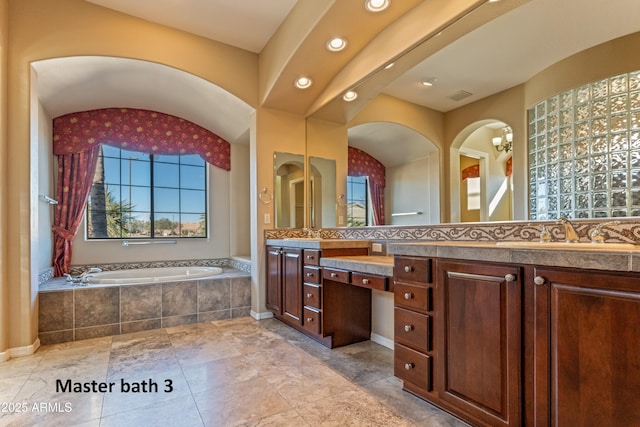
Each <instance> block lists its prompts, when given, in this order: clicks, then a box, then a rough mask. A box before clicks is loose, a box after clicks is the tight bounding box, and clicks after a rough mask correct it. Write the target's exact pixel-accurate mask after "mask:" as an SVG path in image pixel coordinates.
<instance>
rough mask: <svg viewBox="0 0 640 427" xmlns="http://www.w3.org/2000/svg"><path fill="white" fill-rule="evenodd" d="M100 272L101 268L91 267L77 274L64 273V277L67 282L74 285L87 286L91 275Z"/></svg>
mask: <svg viewBox="0 0 640 427" xmlns="http://www.w3.org/2000/svg"><path fill="white" fill-rule="evenodd" d="M101 272H102V269H101V268H98V267H92V268H90V269H89V270H87V271H85V272H84V273H82V274H80V275H79V276H75V277H73V276H72V275H70V274H68V273H65V274H64V277H66V278H67V282H68V283H71V284H72V285H74V286H76V285H81V286H87V283H88V280H89V279H90V278H91V277H93V275H95V274H96V273H101Z"/></svg>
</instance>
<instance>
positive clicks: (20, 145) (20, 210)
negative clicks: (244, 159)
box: [0, 0, 304, 355]
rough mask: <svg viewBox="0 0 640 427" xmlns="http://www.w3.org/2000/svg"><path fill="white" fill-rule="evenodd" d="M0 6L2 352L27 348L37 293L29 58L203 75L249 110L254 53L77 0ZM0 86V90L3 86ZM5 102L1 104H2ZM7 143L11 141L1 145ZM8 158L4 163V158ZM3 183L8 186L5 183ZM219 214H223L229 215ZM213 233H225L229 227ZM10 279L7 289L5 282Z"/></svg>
mask: <svg viewBox="0 0 640 427" xmlns="http://www.w3.org/2000/svg"><path fill="white" fill-rule="evenodd" d="M0 11H1V12H2V24H1V25H2V46H1V47H2V54H3V57H4V55H6V54H7V52H8V61H7V60H3V61H2V68H1V71H2V80H3V81H5V82H6V81H7V80H6V79H8V81H11V85H9V87H8V91H4V90H3V96H2V101H3V105H2V106H0V108H2V111H3V113H4V112H5V111H8V113H7V114H8V116H7V117H8V123H10V124H11V126H10V127H9V128H8V129H7V128H6V126H3V127H2V135H0V138H1V141H2V145H1V149H2V150H3V151H2V154H3V156H2V159H3V162H2V165H0V168H2V169H1V170H2V172H3V173H2V175H1V176H2V179H3V184H5V185H2V186H0V187H1V188H2V189H1V190H0V191H1V192H2V193H0V194H1V195H2V197H1V198H0V203H2V210H1V214H0V215H2V230H1V232H0V234H1V235H2V238H3V246H2V254H1V255H2V256H1V258H0V263H1V264H0V265H1V266H2V269H1V270H2V271H1V273H2V281H1V283H2V294H0V295H2V297H1V298H2V300H1V301H2V308H6V307H8V309H3V310H2V316H1V318H2V319H3V322H2V325H1V327H0V355H2V354H3V352H6V351H7V350H8V349H21V348H28V347H29V346H31V345H33V344H34V342H35V341H36V335H37V310H36V309H35V302H34V300H33V298H32V296H33V294H34V293H35V292H37V287H36V286H37V285H36V284H34V282H33V279H34V278H33V274H32V273H33V272H32V270H33V267H35V266H32V264H33V262H32V260H31V258H30V254H31V249H32V241H31V240H32V237H33V236H32V235H31V227H30V225H31V224H30V222H31V220H30V212H31V210H32V208H33V207H34V206H33V205H34V202H33V199H32V197H31V187H30V185H31V184H30V182H31V179H30V178H31V175H30V171H31V166H30V141H31V136H30V135H33V128H32V127H31V117H32V116H31V110H32V105H31V103H30V87H31V81H30V79H31V76H30V67H29V64H30V62H32V61H37V60H42V59H48V58H56V57H64V56H74V55H105V56H117V57H125V58H135V59H143V60H148V61H152V62H157V63H161V64H165V65H168V66H171V67H175V68H177V69H181V70H184V71H187V72H190V73H192V74H194V75H197V76H199V77H202V78H204V79H206V80H208V81H210V82H212V83H214V84H216V85H218V86H220V87H222V88H224V89H226V90H227V91H229V92H230V93H232V94H234V95H235V96H237V97H238V98H240V99H242V100H244V101H245V102H247V103H248V104H249V105H251V106H253V107H255V106H256V104H257V98H258V87H257V86H258V75H257V59H258V58H257V55H256V54H253V53H250V52H247V51H244V50H241V49H237V48H233V47H231V46H228V45H224V44H221V43H216V42H213V41H210V40H207V39H204V38H201V37H196V36H192V35H189V34H186V33H183V32H181V31H177V30H172V29H169V28H166V27H163V26H160V25H155V24H152V23H149V22H147V21H143V20H140V19H136V18H133V17H130V16H127V15H123V14H120V13H116V12H113V11H110V10H108V9H105V8H102V7H99V6H96V5H94V4H91V3H89V2H85V1H83V0H56V1H55V2H51V1H49V0H27V1H25V0H19V1H10V2H7V1H3V2H2V9H0ZM8 16H11V19H8ZM9 36H10V37H9ZM7 40H8V43H7ZM2 87H3V89H4V88H5V85H4V84H3V86H2ZM5 102H6V103H7V104H6V105H7V107H8V108H3V107H4V103H5ZM0 120H2V122H1V123H2V124H6V123H7V120H6V118H5V115H4V114H3V115H2V118H0ZM301 123H302V124H303V123H304V121H302V120H301ZM5 132H7V134H5ZM301 140H302V141H303V139H301ZM7 141H11V143H10V144H7ZM7 159H11V161H10V162H7ZM258 162H260V160H258ZM269 164H270V162H269ZM245 173H247V171H245ZM4 180H6V181H4ZM8 182H11V184H12V185H10V186H9V185H6V184H7V183H8ZM245 187H246V185H245ZM227 188H229V187H228V186H227ZM5 189H6V190H5ZM227 191H229V190H227ZM227 196H228V195H227ZM227 200H229V199H228V197H227ZM8 207H10V209H9V208H8ZM226 216H227V218H228V216H229V213H228V212H227V213H226ZM228 223H229V222H228V221H227V224H228ZM8 224H11V226H10V227H9V226H8ZM220 231H221V232H224V233H226V234H227V236H228V233H229V231H228V230H220ZM225 242H226V243H225V244H224V246H225V247H226V250H225V256H228V255H229V252H230V248H229V237H227V238H226V239H225ZM7 247H11V248H12V249H11V251H6V250H4V249H5V248H7ZM243 250H245V249H243ZM78 252H80V253H81V251H76V253H78ZM102 252H105V251H102ZM106 252H109V251H106ZM79 256H80V257H82V255H79ZM74 262H76V260H75V259H74ZM9 283H10V284H11V286H9V285H7V284H9ZM36 283H37V282H36ZM34 288H35V289H34ZM12 351H13V350H12Z"/></svg>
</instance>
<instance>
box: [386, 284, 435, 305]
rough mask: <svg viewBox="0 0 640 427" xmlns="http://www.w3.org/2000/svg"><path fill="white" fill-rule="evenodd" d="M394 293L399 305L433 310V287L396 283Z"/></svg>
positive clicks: (396, 302)
mask: <svg viewBox="0 0 640 427" xmlns="http://www.w3.org/2000/svg"><path fill="white" fill-rule="evenodd" d="M393 293H394V298H393V299H394V302H395V305H396V306H397V307H405V308H410V309H416V310H422V311H432V310H433V301H432V300H433V295H432V294H433V289H432V288H431V287H428V286H418V285H408V284H406V283H396V284H395V287H394V292H393Z"/></svg>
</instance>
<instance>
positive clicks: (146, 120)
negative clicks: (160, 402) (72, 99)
mask: <svg viewBox="0 0 640 427" xmlns="http://www.w3.org/2000/svg"><path fill="white" fill-rule="evenodd" d="M98 144H107V145H111V146H114V147H119V148H123V149H126V150H133V151H141V152H145V153H149V154H165V155H180V154H199V155H200V156H201V157H202V158H203V159H204V160H205V161H207V162H208V163H210V164H212V165H214V166H217V167H219V168H222V169H224V170H230V169H231V148H230V145H229V143H228V142H227V141H225V140H224V139H222V138H221V137H219V136H218V135H216V134H215V133H213V132H210V131H208V130H207V129H205V128H203V127H200V126H198V125H196V124H195V123H191V122H189V121H187V120H184V119H181V118H179V117H176V116H171V115H169V114H163V113H158V112H156V111H149V110H139V109H133V108H105V109H101V110H90V111H82V112H78V113H71V114H67V115H64V116H60V117H57V118H55V119H53V154H56V155H63V154H70V153H79V152H82V151H85V150H87V149H89V148H91V147H93V146H96V145H98Z"/></svg>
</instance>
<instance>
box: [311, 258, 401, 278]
mask: <svg viewBox="0 0 640 427" xmlns="http://www.w3.org/2000/svg"><path fill="white" fill-rule="evenodd" d="M320 265H321V266H322V267H329V268H339V269H341V270H349V271H355V272H358V273H366V274H375V275H377V276H387V277H393V257H390V256H381V255H345V256H335V257H326V258H320Z"/></svg>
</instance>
